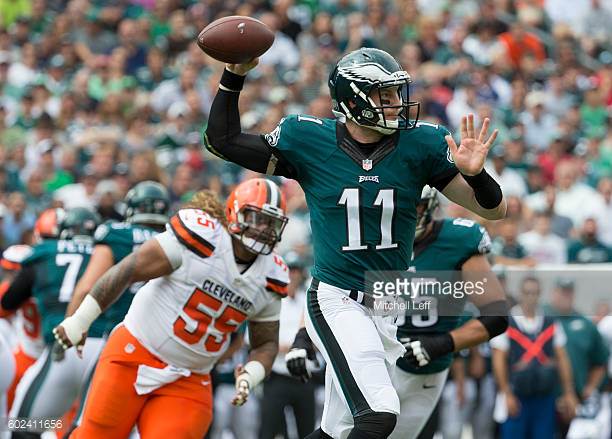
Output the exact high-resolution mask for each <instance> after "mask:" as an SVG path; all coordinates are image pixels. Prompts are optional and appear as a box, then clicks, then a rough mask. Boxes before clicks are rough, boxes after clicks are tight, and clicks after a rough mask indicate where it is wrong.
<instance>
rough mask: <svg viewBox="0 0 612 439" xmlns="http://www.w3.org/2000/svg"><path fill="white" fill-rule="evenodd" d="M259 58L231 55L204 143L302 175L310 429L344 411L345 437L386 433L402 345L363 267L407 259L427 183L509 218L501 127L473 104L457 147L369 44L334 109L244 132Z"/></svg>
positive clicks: (395, 266)
mask: <svg viewBox="0 0 612 439" xmlns="http://www.w3.org/2000/svg"><path fill="white" fill-rule="evenodd" d="M257 62H258V60H257V59H254V60H252V61H251V62H249V63H246V64H238V65H231V64H230V65H226V68H225V71H224V73H223V76H222V77H221V81H220V86H219V91H218V93H217V95H216V96H215V99H214V101H213V104H212V107H211V110H210V115H209V120H208V125H207V128H206V133H205V143H206V147H207V149H208V150H209V151H211V152H212V153H214V154H216V155H218V156H220V157H222V158H224V159H226V160H230V161H232V162H235V163H237V164H239V165H241V166H244V167H246V168H248V169H251V170H254V171H257V172H262V173H266V174H270V175H282V176H285V177H288V178H293V179H296V180H297V181H298V182H299V183H300V185H301V187H302V189H303V190H304V193H305V194H306V201H307V204H308V208H309V210H310V223H311V228H312V239H313V246H314V268H313V271H312V275H313V283H312V285H311V288H310V290H309V292H308V295H307V310H308V313H307V316H306V328H307V330H308V333H309V334H310V336H311V337H312V338H313V340H314V342H315V344H316V345H317V348H319V350H320V351H321V352H322V354H323V356H324V357H325V359H326V361H327V364H328V370H327V374H326V386H327V390H328V391H327V392H326V397H327V398H326V403H325V404H326V410H325V411H324V415H323V419H322V422H321V429H319V430H317V431H316V432H313V434H311V435H309V437H308V439H315V438H319V437H323V438H328V437H334V438H337V437H340V434H339V433H338V432H335V431H332V427H331V424H332V422H333V421H334V419H335V418H338V417H341V416H342V415H344V414H345V413H349V416H351V417H352V418H353V420H354V427H353V429H352V431H351V432H350V433H349V435H348V437H349V438H350V439H358V438H386V437H388V436H389V434H390V433H391V431H392V430H393V428H394V427H395V423H396V418H397V415H398V414H399V409H400V403H399V398H398V396H397V394H396V392H395V390H394V389H393V386H392V383H391V378H390V370H391V369H392V368H393V367H394V365H395V361H396V359H397V358H398V357H399V356H401V355H402V354H403V353H404V352H405V350H404V347H403V346H402V345H401V344H400V343H399V342H398V341H397V339H396V337H395V327H394V325H393V324H392V323H390V320H389V318H388V317H385V316H380V315H375V313H374V312H373V310H372V307H371V304H372V296H371V295H370V291H369V289H368V287H367V286H366V283H365V281H364V278H365V277H366V272H369V271H383V270H384V271H387V270H406V269H408V264H409V261H410V255H411V251H412V244H413V239H414V231H415V226H416V205H417V202H418V201H419V199H420V195H421V190H422V188H423V186H425V185H426V184H429V185H431V186H433V187H436V188H438V189H439V190H441V191H442V192H443V193H444V194H445V195H446V196H447V197H448V198H450V199H451V200H452V201H455V202H456V203H458V204H461V205H462V206H464V207H466V208H468V209H470V210H471V211H473V212H475V213H477V214H479V215H481V216H483V217H485V218H489V219H500V218H503V216H504V215H505V209H506V203H505V200H504V199H503V194H502V192H501V188H500V187H499V185H498V184H497V183H496V182H495V181H494V180H493V179H492V178H491V177H490V176H489V175H488V174H487V173H486V171H485V170H484V163H485V159H486V156H487V153H488V150H489V148H490V147H491V145H492V144H493V142H494V140H495V137H496V135H497V131H494V132H493V134H491V135H490V136H489V134H488V129H489V120H488V119H485V121H484V123H483V126H482V128H481V130H480V131H479V132H478V133H477V132H476V131H475V128H474V117H473V115H468V116H466V117H464V118H463V120H462V124H461V144H460V146H457V145H456V143H455V141H454V140H453V138H452V137H451V136H450V135H449V132H448V131H447V130H446V129H445V128H443V127H441V126H438V125H434V124H429V123H425V122H419V121H418V110H419V104H418V103H417V102H411V101H409V93H408V91H409V90H408V86H409V83H410V81H411V79H410V76H409V75H408V73H407V72H406V71H405V70H404V69H403V68H402V67H401V66H400V65H399V63H398V62H397V61H396V60H395V59H394V58H393V57H392V56H391V55H389V54H388V53H386V52H384V51H382V50H378V49H371V48H362V49H359V50H356V51H354V52H351V53H349V54H347V55H345V56H344V57H343V58H342V59H341V60H340V61H338V63H337V64H336V66H335V67H334V68H333V70H332V72H331V74H330V78H329V84H328V85H329V89H330V94H331V97H332V101H333V106H334V112H335V114H336V116H337V119H320V118H316V117H312V116H308V115H291V116H287V117H285V118H284V119H282V120H281V121H280V122H279V125H278V126H277V127H276V129H275V130H273V131H272V132H271V133H268V134H262V135H253V134H245V133H242V132H241V127H240V113H239V111H238V98H239V94H240V90H241V89H242V87H243V84H244V80H245V76H246V74H247V73H248V71H249V70H251V69H252V68H254V67H255V66H256V65H257Z"/></svg>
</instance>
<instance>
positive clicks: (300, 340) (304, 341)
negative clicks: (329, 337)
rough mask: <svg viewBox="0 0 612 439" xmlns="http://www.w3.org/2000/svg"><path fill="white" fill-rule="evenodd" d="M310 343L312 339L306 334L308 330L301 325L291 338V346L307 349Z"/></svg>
mask: <svg viewBox="0 0 612 439" xmlns="http://www.w3.org/2000/svg"><path fill="white" fill-rule="evenodd" d="M311 345H312V341H311V340H310V337H309V336H308V332H307V331H306V328H304V327H302V328H300V329H299V331H298V332H297V333H296V334H295V339H294V340H293V345H292V346H291V347H292V348H300V349H308V348H310V346H311Z"/></svg>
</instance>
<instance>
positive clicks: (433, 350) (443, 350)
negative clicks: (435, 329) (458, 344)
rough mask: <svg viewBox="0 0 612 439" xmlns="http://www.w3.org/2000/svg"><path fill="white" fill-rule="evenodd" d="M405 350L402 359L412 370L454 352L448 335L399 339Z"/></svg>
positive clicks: (452, 343)
mask: <svg viewBox="0 0 612 439" xmlns="http://www.w3.org/2000/svg"><path fill="white" fill-rule="evenodd" d="M400 341H401V342H402V344H403V345H404V347H405V348H406V353H405V354H404V358H405V359H406V360H407V361H408V363H409V364H410V366H412V367H414V368H419V367H424V366H427V365H428V364H429V363H431V362H432V361H433V360H435V359H436V358H440V357H441V356H443V355H446V354H450V353H451V352H453V351H454V350H455V342H454V341H453V338H452V337H451V336H450V334H437V335H419V336H416V337H406V338H400Z"/></svg>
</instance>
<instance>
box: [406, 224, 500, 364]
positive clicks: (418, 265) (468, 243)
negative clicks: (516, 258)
mask: <svg viewBox="0 0 612 439" xmlns="http://www.w3.org/2000/svg"><path fill="white" fill-rule="evenodd" d="M490 248H491V239H490V238H489V234H488V233H487V231H486V230H485V229H484V227H482V226H480V225H479V224H477V223H475V222H473V221H471V220H467V219H464V218H456V219H444V220H441V221H434V223H433V230H432V233H431V234H430V235H428V236H426V237H425V238H424V239H423V240H422V241H420V242H417V243H416V244H415V246H414V258H413V261H412V263H411V269H414V270H415V271H416V272H417V273H418V272H419V271H427V272H429V273H431V272H432V271H444V272H446V273H441V274H442V275H452V273H451V272H452V271H455V272H457V273H456V274H457V276H458V277H460V276H461V275H460V273H459V272H460V271H461V267H462V266H463V264H464V263H465V261H467V260H468V259H470V258H471V257H472V256H474V255H479V254H485V253H488V252H489V251H490ZM412 267H414V268H412ZM429 273H428V274H429ZM445 280H446V279H445ZM449 280H450V279H449ZM453 280H461V279H460V278H459V279H453ZM415 300H418V299H415ZM426 300H432V297H431V296H427V297H426ZM465 300H466V296H463V297H462V298H455V297H453V295H451V294H449V295H437V296H436V297H435V298H434V299H433V302H432V304H431V308H430V309H429V310H427V311H423V312H422V313H418V314H417V313H412V314H409V315H406V317H405V321H404V322H403V323H402V324H401V325H399V327H398V329H397V336H398V338H404V337H410V336H411V335H417V334H441V333H448V332H450V331H452V330H453V329H455V328H457V327H459V326H460V325H462V324H463V323H464V322H465V321H466V318H465V317H464V315H462V312H461V311H462V309H463V305H464V304H465ZM441 301H449V302H448V303H446V304H445V303H442V302H441ZM438 308H440V309H446V310H448V309H456V310H457V311H458V312H457V314H456V315H448V313H443V314H445V315H438V313H437V309H438ZM398 323H401V322H398ZM452 359H453V356H452V354H448V355H445V356H443V357H440V358H437V359H436V360H434V361H432V362H431V363H429V364H428V365H427V366H425V367H421V368H418V369H413V368H412V367H410V366H409V365H408V363H407V362H406V361H405V360H404V359H403V358H400V359H399V360H398V362H397V365H398V366H399V367H400V368H402V369H403V370H405V371H406V372H410V373H415V374H431V373H436V372H441V371H443V370H444V369H446V368H448V367H449V366H450V364H451V362H452Z"/></svg>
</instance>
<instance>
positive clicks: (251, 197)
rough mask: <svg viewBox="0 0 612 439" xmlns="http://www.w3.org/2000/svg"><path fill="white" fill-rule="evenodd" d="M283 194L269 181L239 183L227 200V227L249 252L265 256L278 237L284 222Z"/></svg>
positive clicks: (284, 206) (284, 203)
mask: <svg viewBox="0 0 612 439" xmlns="http://www.w3.org/2000/svg"><path fill="white" fill-rule="evenodd" d="M285 209H286V201H285V196H284V195H283V193H282V192H281V190H280V189H279V187H278V186H277V185H276V183H274V182H273V181H271V180H268V179H265V178H253V179H251V180H247V181H245V182H242V183H240V184H239V185H238V186H237V187H236V189H234V191H233V192H232V193H231V194H230V196H229V198H228V199H227V205H226V209H225V215H226V217H227V222H228V230H229V232H230V233H231V234H232V235H234V236H235V237H236V238H237V239H239V240H240V242H242V244H243V245H244V246H245V247H246V248H247V249H248V250H249V251H251V252H252V253H257V254H262V255H268V254H270V253H271V252H272V250H273V249H274V246H275V245H276V244H277V243H278V242H279V241H280V240H281V237H282V235H283V231H284V230H285V226H286V225H287V221H288V220H289V219H288V218H287V217H286V216H285Z"/></svg>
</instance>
